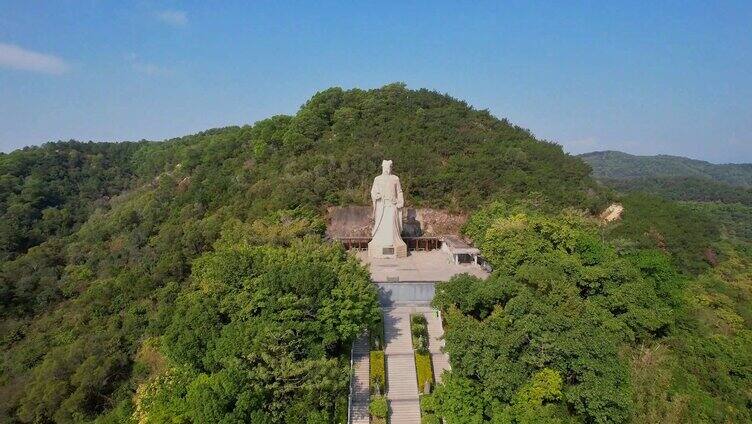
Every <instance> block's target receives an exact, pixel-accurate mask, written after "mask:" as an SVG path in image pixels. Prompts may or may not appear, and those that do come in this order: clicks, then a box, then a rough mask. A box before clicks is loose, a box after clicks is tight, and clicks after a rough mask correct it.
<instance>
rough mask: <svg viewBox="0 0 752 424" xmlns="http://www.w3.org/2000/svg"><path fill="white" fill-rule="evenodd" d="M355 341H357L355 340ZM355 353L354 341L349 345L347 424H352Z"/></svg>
mask: <svg viewBox="0 0 752 424" xmlns="http://www.w3.org/2000/svg"><path fill="white" fill-rule="evenodd" d="M356 340H357V339H356ZM354 352H355V340H353V342H352V345H350V393H349V394H348V396H347V424H352V398H353V381H354V380H355V378H353V377H354V376H355V370H354V369H353V365H354V362H353V355H354Z"/></svg>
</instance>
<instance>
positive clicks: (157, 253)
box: [0, 84, 604, 423]
mask: <svg viewBox="0 0 752 424" xmlns="http://www.w3.org/2000/svg"><path fill="white" fill-rule="evenodd" d="M385 158H387V159H392V160H394V164H395V166H394V171H395V173H396V174H397V175H399V176H400V178H401V179H402V182H403V185H404V189H405V192H406V197H407V202H408V204H410V205H431V206H434V207H446V208H450V209H462V210H468V211H472V210H474V209H475V208H476V207H478V206H480V205H483V204H485V203H487V202H488V201H490V200H491V199H495V198H504V199H508V200H510V201H511V200H515V199H528V200H530V201H531V202H532V204H535V205H537V207H539V208H540V210H541V211H543V210H556V209H560V208H563V207H567V206H572V207H575V208H579V209H591V210H595V209H597V208H598V207H600V206H601V205H602V204H603V203H604V198H603V196H602V195H601V194H600V192H599V190H598V188H597V186H596V185H595V184H594V182H593V180H592V179H591V178H590V176H589V172H590V169H589V167H588V166H587V165H586V164H584V163H583V162H582V161H580V160H579V159H577V158H574V157H572V156H569V155H566V154H564V153H563V152H562V149H561V148H560V146H557V145H555V144H551V143H546V142H542V141H539V140H536V139H535V138H534V137H533V136H532V135H531V133H530V132H529V131H527V130H524V129H522V128H519V127H516V126H514V125H511V124H510V123H508V122H507V121H506V120H500V119H497V118H495V117H493V116H491V115H490V114H489V113H488V112H486V111H481V110H475V109H473V108H471V107H469V106H468V105H467V104H465V103H464V102H461V101H458V100H456V99H453V98H451V97H449V96H446V95H442V94H439V93H436V92H432V91H428V90H409V89H407V88H405V86H404V85H401V84H392V85H388V86H385V87H383V88H380V89H375V90H347V91H345V90H342V89H339V88H332V89H329V90H326V91H323V92H320V93H318V94H316V95H315V96H313V97H312V98H311V99H310V100H309V101H308V102H306V103H305V104H304V105H303V106H302V107H301V109H300V110H299V111H298V112H297V113H296V114H295V115H294V116H274V117H271V118H269V119H265V120H262V121H259V122H256V123H255V124H253V125H248V126H243V127H229V128H221V129H213V130H209V131H206V132H203V133H199V134H195V135H190V136H186V137H182V138H177V139H173V140H168V141H165V142H161V143H153V142H143V143H120V144H98V143H92V144H89V143H85V144H82V143H76V142H70V143H53V144H46V145H44V146H41V147H34V148H28V149H24V150H19V151H16V152H13V153H10V154H7V155H0V171H2V175H0V215H2V228H1V229H0V240H1V241H2V246H0V248H2V255H1V256H0V302H2V303H0V320H1V321H0V335H2V338H1V339H0V343H1V345H0V352H1V355H2V360H0V363H1V365H0V422H60V423H68V422H90V421H97V422H112V423H119V422H128V421H130V420H136V421H139V422H155V423H156V422H165V421H166V420H168V419H169V420H171V421H172V422H192V423H203V422H280V423H281V422H285V423H311V422H316V423H319V422H339V421H341V420H342V417H343V414H346V404H347V387H348V379H347V376H348V373H347V372H348V370H347V365H348V352H349V346H350V342H351V340H352V338H353V337H354V336H355V335H356V334H358V333H359V332H360V331H362V330H363V329H364V328H366V327H367V326H368V325H370V324H372V323H373V322H374V320H375V318H374V317H375V314H376V295H375V292H374V289H373V288H372V287H371V286H370V284H368V279H367V274H366V273H365V271H364V270H363V268H362V267H360V266H359V265H358V264H356V263H355V262H354V261H353V259H352V258H350V257H348V256H347V255H345V253H344V251H342V250H341V248H339V247H337V246H331V245H328V244H325V243H322V240H321V236H322V235H323V229H324V226H323V221H322V219H321V216H322V213H321V212H322V211H323V210H324V208H325V206H327V205H343V204H352V203H357V204H364V203H366V202H368V188H369V186H370V183H371V181H372V178H373V176H374V175H376V174H377V173H378V172H379V165H380V162H381V160H382V159H385ZM270 264H273V266H272V265H270Z"/></svg>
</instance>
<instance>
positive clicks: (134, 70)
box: [0, 0, 752, 162]
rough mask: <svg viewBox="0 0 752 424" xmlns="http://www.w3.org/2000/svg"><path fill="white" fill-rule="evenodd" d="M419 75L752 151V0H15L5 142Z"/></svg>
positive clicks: (0, 86) (599, 129)
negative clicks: (574, 0) (541, 0)
mask: <svg viewBox="0 0 752 424" xmlns="http://www.w3.org/2000/svg"><path fill="white" fill-rule="evenodd" d="M396 81H402V82H405V83H406V84H407V85H408V87H411V88H421V87H426V88H430V89H434V90H437V91H440V92H446V93H449V94H451V95H452V96H454V97H457V98H460V99H463V100H465V101H467V102H468V103H469V104H471V105H473V106H475V107H476V108H479V109H489V110H490V111H491V112H492V113H493V114H494V115H496V116H498V117H506V118H508V119H510V120H511V121H512V122H514V123H516V124H518V125H521V126H523V127H526V128H529V129H530V130H532V131H533V133H534V134H535V135H536V136H538V137H539V138H543V139H547V140H550V141H555V142H557V143H559V144H561V145H563V146H564V148H565V150H567V151H569V152H573V153H580V152H586V151H591V150H605V149H616V150H623V151H626V152H630V153H635V154H658V153H665V154H676V155H684V156H690V157H695V158H700V159H706V160H710V161H713V162H752V2H751V1H749V0H747V1H740V2H723V1H722V2H692V1H676V2H602V1H593V2H582V3H579V2H578V3H570V4H564V2H546V3H535V2H530V1H521V2H483V1H473V2H469V1H468V2H459V1H431V2H393V3H389V2H354V1H343V2H328V1H323V2H322V1H316V2H313V1H310V2H281V1H276V2H272V1H270V2H261V1H253V2H251V1H242V2H241V1H238V2H229V1H222V2H205V1H195V2H151V1H135V2H116V1H93V0H90V1H84V0H79V1H65V0H62V1H60V0H59V1H48V2H36V1H35V2H30V1H6V0H0V149H1V150H2V151H6V152H7V151H10V150H13V149H15V148H19V147H21V146H24V145H30V144H39V143H42V142H45V141H53V140H58V139H71V138H75V139H79V140H96V141H121V140H139V139H144V138H145V139H152V140H160V139H165V138H170V137H174V136H180V135H185V134H189V133H193V132H196V131H201V130H204V129H208V128H212V127H217V126H225V125H235V124H250V123H253V122H255V121H257V120H259V119H263V118H265V117H268V116H271V115H274V114H280V113H285V114H292V113H294V112H295V111H296V110H297V109H298V107H299V106H300V105H301V104H302V103H303V102H305V100H306V99H308V98H309V97H310V96H311V95H312V94H314V93H315V92H316V91H319V90H322V89H325V88H328V87H331V86H340V87H343V88H352V87H360V88H372V87H379V86H382V85H384V84H387V83H390V82H396Z"/></svg>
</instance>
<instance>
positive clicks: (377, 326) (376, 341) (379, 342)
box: [368, 313, 384, 350]
mask: <svg viewBox="0 0 752 424" xmlns="http://www.w3.org/2000/svg"><path fill="white" fill-rule="evenodd" d="M368 334H370V336H371V337H370V341H371V349H374V350H381V349H383V348H384V316H383V314H382V313H379V319H378V320H376V321H375V322H374V323H373V325H372V326H371V328H369V331H368Z"/></svg>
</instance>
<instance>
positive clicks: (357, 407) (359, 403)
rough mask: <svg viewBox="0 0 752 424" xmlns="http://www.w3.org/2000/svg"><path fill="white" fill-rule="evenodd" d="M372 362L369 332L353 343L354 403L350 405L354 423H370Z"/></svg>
mask: <svg viewBox="0 0 752 424" xmlns="http://www.w3.org/2000/svg"><path fill="white" fill-rule="evenodd" d="M370 362H371V356H370V352H369V346H368V333H365V334H363V335H361V336H360V337H358V339H357V340H355V343H354V344H353V383H352V385H353V386H352V395H353V396H352V404H351V405H350V413H351V423H352V424H369V422H370V416H369V414H368V404H369V403H370V401H371V395H370V387H369V380H370Z"/></svg>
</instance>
